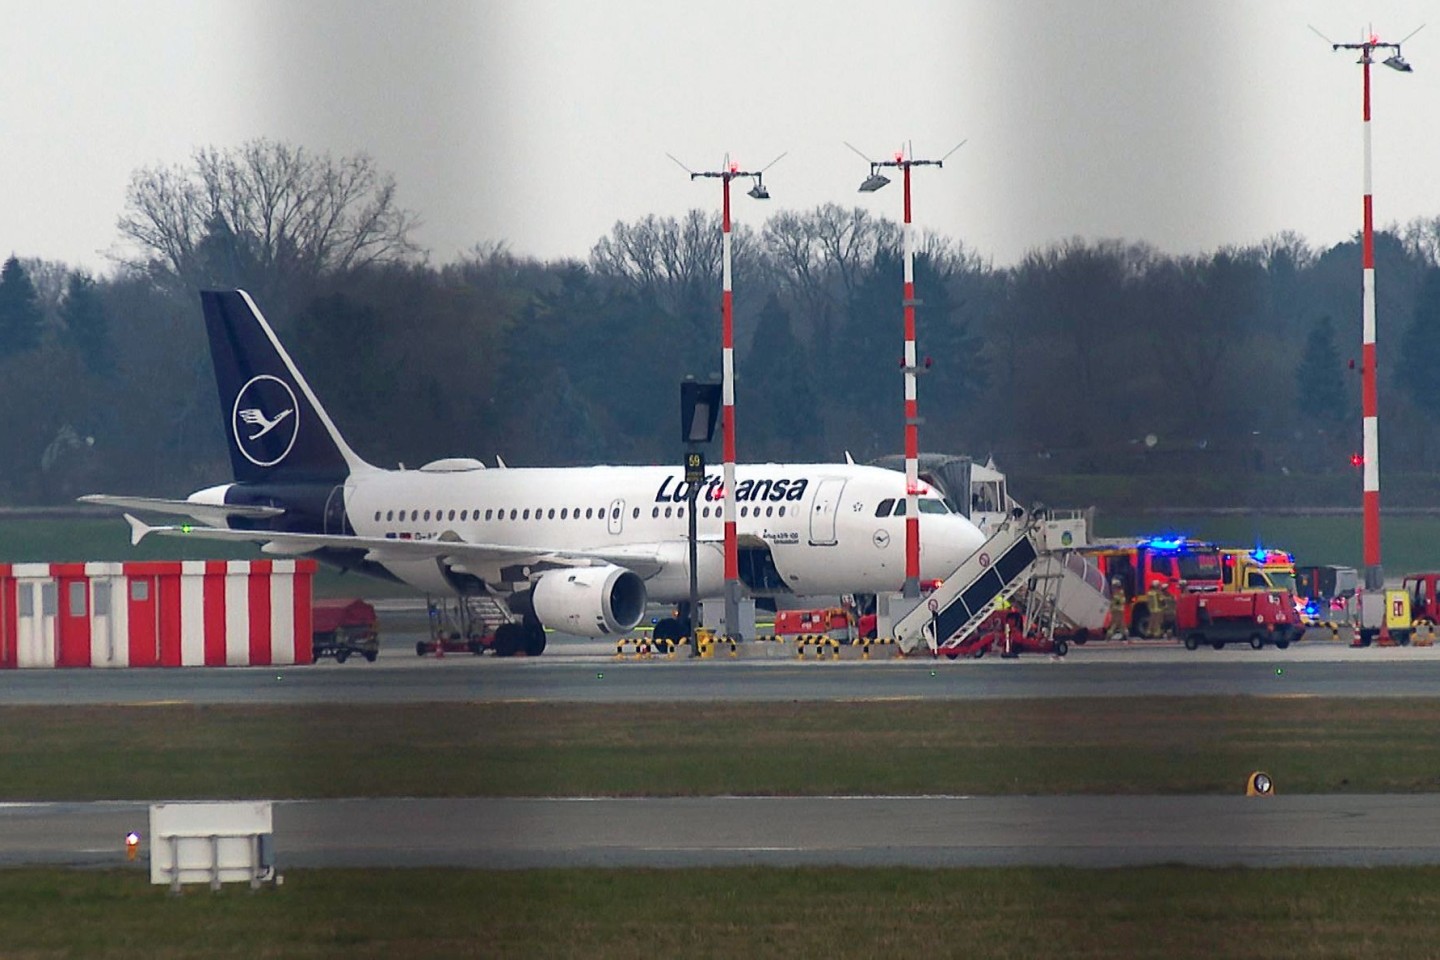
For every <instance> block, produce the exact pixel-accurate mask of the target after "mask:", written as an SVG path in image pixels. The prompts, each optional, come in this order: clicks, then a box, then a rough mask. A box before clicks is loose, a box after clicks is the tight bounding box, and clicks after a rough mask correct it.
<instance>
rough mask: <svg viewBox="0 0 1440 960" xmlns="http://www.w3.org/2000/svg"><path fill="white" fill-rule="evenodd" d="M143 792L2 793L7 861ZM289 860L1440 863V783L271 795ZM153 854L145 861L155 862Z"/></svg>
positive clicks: (98, 825) (79, 858)
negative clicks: (1239, 790) (84, 798)
mask: <svg viewBox="0 0 1440 960" xmlns="http://www.w3.org/2000/svg"><path fill="white" fill-rule="evenodd" d="M148 823H149V819H148V807H147V805H146V804H143V803H126V802H115V803H83V804H82V803H59V804H0V866H17V865H22V864H50V865H55V864H60V865H71V866H84V867H99V866H110V867H118V866H123V865H124V864H125V855H124V852H123V846H124V844H123V838H124V836H125V834H126V833H127V832H128V831H130V830H135V831H137V832H139V833H140V835H141V837H142V841H141V849H142V853H143V854H144V855H143V856H142V857H141V859H140V861H138V862H137V863H138V865H139V866H142V867H143V866H145V856H148V849H149V848H148V844H149V840H148V839H147V838H146V835H147V831H148ZM274 826H275V849H276V859H277V864H278V866H279V868H280V870H281V871H282V872H283V871H284V870H285V869H287V868H291V867H441V866H445V867H464V868H494V869H517V868H530V867H558V866H568V867H575V866H592V867H639V866H645V867H667V868H668V867H699V866H733V865H741V864H754V865H765V866H800V865H810V866H814V865H845V866H861V867H871V866H914V867H976V866H1038V865H1060V866H1075V867H1094V868H1100V867H1125V866H1138V865H1146V864H1168V863H1178V864H1187V865H1194V866H1207V867H1217V866H1233V865H1239V866H1248V867H1278V866H1301V865H1303V866H1345V867H1371V866H1389V865H1421V864H1431V865H1433V864H1440V797H1437V796H1433V795H1415V796H1293V797H1286V796H1272V797H1253V798H1247V797H1240V796H1236V797H1171V796H1151V797H1129V796H1126V797H1103V796H1102V797H1096V796H1079V797H698V798H683V799H677V798H635V799H612V798H594V799H589V798H569V799H566V798H561V799H534V798H518V799H460V800H435V799H429V800H421V799H354V800H326V801H318V800H317V801H290V802H279V803H277V805H276V807H275V813H274ZM147 869H148V868H147Z"/></svg>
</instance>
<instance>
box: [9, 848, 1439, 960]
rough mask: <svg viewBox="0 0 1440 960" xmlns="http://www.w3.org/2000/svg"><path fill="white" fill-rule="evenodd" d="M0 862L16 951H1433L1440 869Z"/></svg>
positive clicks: (198, 959) (137, 957)
mask: <svg viewBox="0 0 1440 960" xmlns="http://www.w3.org/2000/svg"><path fill="white" fill-rule="evenodd" d="M285 881H286V882H285V884H284V886H282V887H279V888H274V889H265V890H262V891H260V892H258V893H254V894H252V893H250V892H249V891H248V889H245V888H243V887H231V888H229V889H226V890H223V891H221V892H219V893H214V894H212V893H210V892H209V890H208V889H206V888H205V887H203V886H196V887H190V888H187V890H186V891H185V892H184V893H183V894H182V895H181V896H179V897H172V896H169V895H168V894H167V892H166V888H165V887H164V886H152V885H150V884H149V883H148V878H147V877H146V876H145V874H144V873H143V872H141V871H138V870H124V871H66V870H51V869H21V870H5V871H0V945H3V946H0V952H3V955H4V956H5V957H6V958H8V960H49V958H56V957H79V956H83V957H87V958H99V960H141V958H143V960H167V958H180V957H184V958H195V960H207V958H232V957H233V958H239V957H244V958H257V957H258V958H291V957H297V958H321V957H346V958H354V960H365V958H387V960H388V958H394V957H407V958H411V957H576V956H584V957H586V958H590V960H606V958H612V957H613V958H630V957H637V956H654V957H672V956H685V957H717V958H719V957H724V958H729V957H740V956H744V957H761V958H763V957H784V958H787V960H796V958H810V957H814V958H848V957H874V956H901V957H919V956H939V957H950V956H965V957H970V958H990V957H994V958H1013V957H1062V956H1063V957H1070V958H1113V957H1165V958H1176V960H1183V958H1191V957H1195V958H1201V957H1203V958H1212V957H1217V956H1223V957H1231V958H1247V957H1270V958H1286V957H1386V958H1398V960H1404V958H1410V957H1416V958H1419V957H1433V956H1434V955H1435V944H1436V943H1437V942H1440V869H1436V868H1386V869H1372V870H1344V869H1283V870H1243V869H1191V868H1181V867H1154V868H1141V869H1126V870H1076V869H1067V868H1043V869H1034V868H1023V869H1022V868H1011V869H973V870H914V869H870V870H860V869H839V868H837V869H824V868H806V869H763V868H728V869H706V870H675V871H659V870H624V871H619V870H589V869H587V870H579V869H575V870H567V869H561V870H533V871H518V872H503V873H502V872H491V871H465V870H303V871H302V870H294V871H288V872H287V873H286V878H285Z"/></svg>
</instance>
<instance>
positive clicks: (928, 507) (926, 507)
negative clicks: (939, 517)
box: [920, 499, 950, 513]
mask: <svg viewBox="0 0 1440 960" xmlns="http://www.w3.org/2000/svg"><path fill="white" fill-rule="evenodd" d="M920 512H921V513H949V512H950V508H949V507H947V506H945V501H944V500H930V499H925V500H921V501H920Z"/></svg>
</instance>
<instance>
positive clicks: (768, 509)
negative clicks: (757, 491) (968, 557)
mask: <svg viewBox="0 0 1440 960" xmlns="http://www.w3.org/2000/svg"><path fill="white" fill-rule="evenodd" d="M765 516H767V517H773V516H775V508H774V507H766V508H765Z"/></svg>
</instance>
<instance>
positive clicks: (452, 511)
mask: <svg viewBox="0 0 1440 960" xmlns="http://www.w3.org/2000/svg"><path fill="white" fill-rule="evenodd" d="M450 519H451V520H454V519H455V511H454V510H451V511H450Z"/></svg>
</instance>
